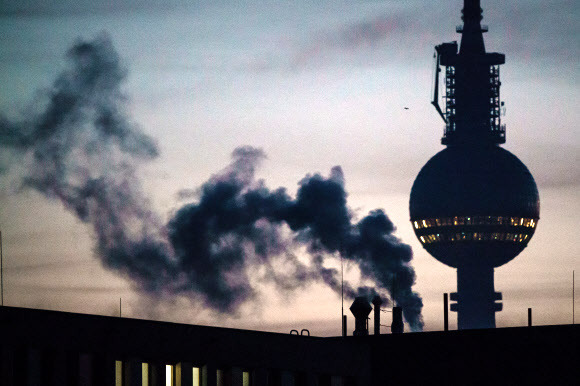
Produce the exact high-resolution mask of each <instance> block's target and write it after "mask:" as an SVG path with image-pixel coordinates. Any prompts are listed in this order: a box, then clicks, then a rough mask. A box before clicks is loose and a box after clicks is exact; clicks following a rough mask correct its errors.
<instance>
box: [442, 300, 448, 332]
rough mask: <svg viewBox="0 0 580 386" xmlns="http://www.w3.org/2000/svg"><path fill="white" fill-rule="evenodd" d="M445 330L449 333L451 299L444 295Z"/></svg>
mask: <svg viewBox="0 0 580 386" xmlns="http://www.w3.org/2000/svg"><path fill="white" fill-rule="evenodd" d="M443 330H444V331H449V297H448V295H447V294H446V293H445V294H443Z"/></svg>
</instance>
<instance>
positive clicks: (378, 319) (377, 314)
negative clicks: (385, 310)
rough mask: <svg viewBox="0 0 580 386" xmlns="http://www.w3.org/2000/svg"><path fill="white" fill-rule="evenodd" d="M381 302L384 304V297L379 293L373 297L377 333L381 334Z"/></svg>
mask: <svg viewBox="0 0 580 386" xmlns="http://www.w3.org/2000/svg"><path fill="white" fill-rule="evenodd" d="M381 304H383V299H381V297H380V296H379V295H375V297H374V298H373V305H374V306H375V324H374V326H375V335H380V333H381Z"/></svg>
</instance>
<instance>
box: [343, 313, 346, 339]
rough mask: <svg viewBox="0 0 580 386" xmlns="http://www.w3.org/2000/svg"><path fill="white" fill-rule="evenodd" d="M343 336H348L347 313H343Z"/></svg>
mask: <svg viewBox="0 0 580 386" xmlns="http://www.w3.org/2000/svg"><path fill="white" fill-rule="evenodd" d="M342 336H346V315H342Z"/></svg>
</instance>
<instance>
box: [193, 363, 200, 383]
mask: <svg viewBox="0 0 580 386" xmlns="http://www.w3.org/2000/svg"><path fill="white" fill-rule="evenodd" d="M191 375H192V378H193V386H199V385H200V381H199V367H194V368H193V369H192V374H191Z"/></svg>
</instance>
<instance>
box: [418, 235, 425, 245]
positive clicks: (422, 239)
mask: <svg viewBox="0 0 580 386" xmlns="http://www.w3.org/2000/svg"><path fill="white" fill-rule="evenodd" d="M419 238H420V239H421V242H422V243H423V244H425V237H423V236H421V237H419Z"/></svg>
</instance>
